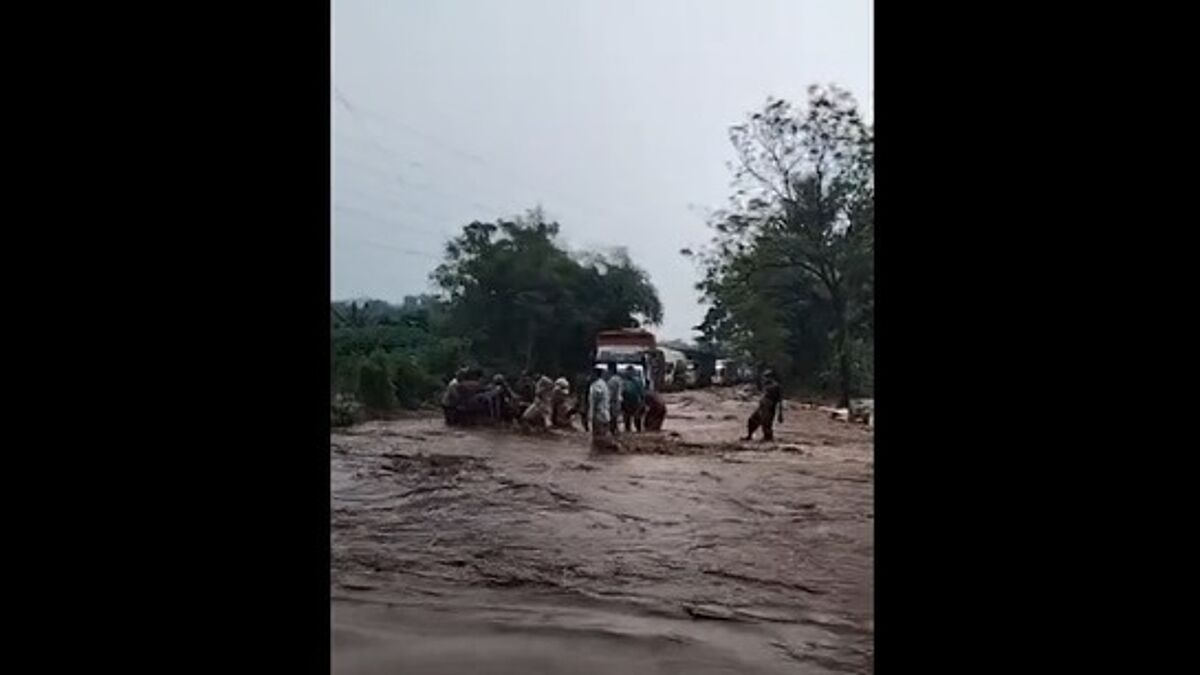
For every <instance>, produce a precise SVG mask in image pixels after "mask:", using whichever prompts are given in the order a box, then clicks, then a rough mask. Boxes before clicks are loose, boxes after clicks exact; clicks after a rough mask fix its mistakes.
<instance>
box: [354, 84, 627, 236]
mask: <svg viewBox="0 0 1200 675" xmlns="http://www.w3.org/2000/svg"><path fill="white" fill-rule="evenodd" d="M335 91H336V94H337V96H338V100H339V102H340V103H341V104H342V105H343V107H345V108H346V109H347V110H348V111H350V112H351V114H353V115H357V116H361V117H374V118H376V119H379V120H381V121H384V122H388V123H390V124H391V125H393V126H394V127H396V128H399V129H401V130H404V131H406V132H408V133H411V134H413V135H415V136H418V137H421V138H425V139H427V140H430V141H431V142H433V143H435V144H436V145H439V146H441V147H443V148H444V149H446V150H447V151H449V152H451V153H453V154H456V155H459V156H463V157H466V158H469V159H471V160H472V161H473V162H475V163H477V164H481V165H483V166H487V167H489V168H491V169H493V170H494V171H496V172H497V173H499V174H503V175H504V176H505V177H506V178H507V179H509V180H515V181H516V182H519V183H522V184H524V186H525V187H527V188H529V189H531V190H534V191H535V192H548V193H550V194H551V195H554V196H557V197H559V198H560V199H562V200H564V201H567V202H572V203H574V204H575V206H576V207H581V208H583V210H584V211H585V212H590V211H593V210H594V211H597V212H599V213H601V214H603V215H605V216H606V219H615V220H625V218H623V217H621V216H619V215H616V214H613V213H611V212H609V211H608V210H607V209H602V208H600V207H599V206H596V205H591V206H586V207H585V205H583V204H581V203H580V202H579V201H578V200H576V199H574V198H571V197H568V196H566V195H563V194H562V193H561V192H559V191H557V190H553V189H550V188H547V187H546V186H544V185H534V184H533V183H532V182H531V181H529V180H528V179H525V178H522V176H521V175H520V172H516V171H513V170H512V169H511V167H509V168H502V167H498V166H496V165H495V164H494V163H492V162H489V161H488V160H486V159H484V158H483V157H480V156H478V155H475V154H473V153H470V152H467V151H465V150H462V149H460V148H457V147H454V146H453V145H452V144H450V143H448V142H446V141H444V140H442V139H440V138H437V137H436V136H433V135H432V134H428V133H426V132H422V131H420V130H418V129H415V128H414V127H412V126H411V125H409V124H407V123H404V122H402V121H400V120H398V119H396V118H395V117H393V116H391V115H387V114H385V113H381V112H377V111H371V110H367V109H365V108H363V107H362V106H359V105H355V104H352V103H350V101H349V99H348V98H347V97H346V95H345V94H344V93H342V92H341V91H340V90H335ZM600 220H604V219H600Z"/></svg>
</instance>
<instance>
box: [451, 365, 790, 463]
mask: <svg viewBox="0 0 1200 675" xmlns="http://www.w3.org/2000/svg"><path fill="white" fill-rule="evenodd" d="M762 392H763V393H762V397H761V398H760V399H759V402H758V407H757V408H755V410H754V412H753V413H751V415H750V418H749V419H748V420H747V421H746V436H745V437H744V438H743V440H747V441H748V440H750V439H751V438H753V436H754V433H755V432H756V431H758V430H759V429H760V428H761V429H762V440H764V441H771V440H774V433H775V422H776V421H778V422H779V423H781V424H782V423H783V393H782V389H781V388H780V385H779V381H778V379H777V378H776V377H775V374H774V372H773V371H770V370H767V371H765V372H764V373H763V380H762ZM442 410H443V411H444V413H445V418H446V424H448V425H465V424H473V423H477V422H480V421H485V422H491V423H509V424H511V423H513V422H514V421H515V422H516V423H517V424H518V425H519V426H520V427H521V428H522V429H524V430H544V429H547V428H559V429H571V428H574V427H573V424H572V420H573V418H574V417H575V416H576V415H578V416H579V418H580V422H581V423H582V425H583V428H584V430H585V431H586V430H590V431H591V432H592V441H593V443H594V444H595V445H597V446H601V447H611V446H612V444H613V443H615V441H616V438H617V436H618V435H619V433H620V431H621V427H622V425H623V426H624V431H625V433H633V432H635V431H636V432H641V431H643V430H645V431H659V430H661V429H662V424H663V420H664V418H665V417H666V414H667V407H666V404H665V403H664V402H663V399H662V397H661V396H659V394H658V392H656V391H654V390H652V389H648V388H647V387H646V384H645V382H644V380H643V379H642V375H641V373H640V372H638V370H637V369H636V368H634V367H633V366H625V367H623V368H617V367H616V365H615V364H609V365H608V366H597V367H596V368H595V369H594V370H593V371H592V376H591V379H590V381H589V383H588V386H580V387H577V393H576V396H574V397H572V395H571V385H570V382H568V381H567V379H566V378H564V377H559V378H558V379H557V380H551V379H550V378H549V377H548V376H546V375H539V374H532V373H529V372H524V373H522V374H521V376H520V378H519V379H518V380H517V383H516V386H515V387H510V386H509V384H508V381H507V380H506V379H505V377H504V376H503V375H500V374H496V375H493V376H492V378H491V380H490V382H487V383H485V382H484V376H483V371H482V370H480V369H478V368H461V369H459V371H458V373H457V374H456V375H455V377H454V379H452V380H451V381H450V384H449V385H448V386H447V387H446V392H445V394H444V395H443V396H442Z"/></svg>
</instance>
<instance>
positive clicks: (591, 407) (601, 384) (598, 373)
mask: <svg viewBox="0 0 1200 675" xmlns="http://www.w3.org/2000/svg"><path fill="white" fill-rule="evenodd" d="M608 392H609V389H608V383H607V382H605V381H604V371H603V370H599V369H596V370H593V371H592V383H591V385H590V386H588V396H587V413H586V414H587V418H588V425H589V426H590V427H591V428H592V448H593V449H610V448H612V447H613V445H614V441H613V439H612V435H611V433H610V431H609V428H610V427H609V422H610V419H611V412H612V409H611V406H610V404H609V400H608Z"/></svg>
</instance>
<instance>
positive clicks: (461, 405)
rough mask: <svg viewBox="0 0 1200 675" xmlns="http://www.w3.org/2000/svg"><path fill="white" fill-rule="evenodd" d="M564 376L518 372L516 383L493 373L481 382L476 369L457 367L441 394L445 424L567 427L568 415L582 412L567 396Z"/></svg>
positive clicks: (567, 387)
mask: <svg viewBox="0 0 1200 675" xmlns="http://www.w3.org/2000/svg"><path fill="white" fill-rule="evenodd" d="M570 393H571V387H570V383H569V382H567V380H566V378H562V377H560V378H558V379H557V380H551V379H550V378H549V377H547V376H545V375H535V374H532V373H529V372H524V373H522V374H521V376H520V378H518V380H517V382H516V386H515V387H513V386H510V385H509V383H508V380H507V378H505V377H504V376H503V375H501V374H499V373H497V374H495V375H493V376H492V378H491V381H490V382H487V383H485V381H484V375H483V371H482V370H480V369H479V368H460V369H459V370H458V372H457V373H456V374H455V376H454V378H453V379H452V380H450V383H449V384H448V385H447V386H446V391H445V393H444V394H443V395H442V411H443V414H444V415H445V420H446V424H448V425H455V426H457V425H470V424H475V423H480V422H485V423H509V424H511V423H513V422H514V421H515V422H517V423H518V424H520V426H521V427H522V428H525V429H531V428H542V429H544V428H546V427H548V426H554V427H559V428H570V427H571V418H572V417H573V416H574V415H576V414H582V413H581V412H580V409H579V407H578V406H577V405H575V404H574V402H573V401H572V399H571V396H570Z"/></svg>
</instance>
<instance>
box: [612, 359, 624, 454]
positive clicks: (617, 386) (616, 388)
mask: <svg viewBox="0 0 1200 675" xmlns="http://www.w3.org/2000/svg"><path fill="white" fill-rule="evenodd" d="M610 372H611V373H612V374H611V375H610V376H609V378H608V416H609V420H608V431H609V433H611V434H612V435H613V437H614V438H615V437H616V435H617V427H618V426H619V425H618V424H617V422H618V420H620V418H621V392H622V390H624V389H625V378H623V377H621V374H620V373H618V372H617V368H616V366H612V367H611V368H610Z"/></svg>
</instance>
